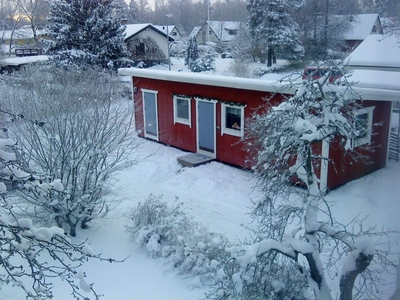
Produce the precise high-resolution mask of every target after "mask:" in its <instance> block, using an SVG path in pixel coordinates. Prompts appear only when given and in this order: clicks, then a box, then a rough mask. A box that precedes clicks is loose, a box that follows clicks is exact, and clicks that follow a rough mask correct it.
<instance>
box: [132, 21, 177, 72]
mask: <svg viewBox="0 0 400 300" xmlns="http://www.w3.org/2000/svg"><path fill="white" fill-rule="evenodd" d="M125 26H126V28H125V42H126V45H127V47H128V51H129V52H130V57H129V58H130V59H131V60H133V61H135V62H136V63H139V62H144V63H145V64H146V65H147V66H152V65H154V64H157V63H167V62H168V46H169V42H172V41H173V38H172V37H171V36H167V34H166V33H164V32H163V31H162V30H160V29H158V28H157V27H156V26H154V25H153V24H150V23H143V24H126V25H125Z"/></svg>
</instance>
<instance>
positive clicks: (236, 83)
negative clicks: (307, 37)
mask: <svg viewBox="0 0 400 300" xmlns="http://www.w3.org/2000/svg"><path fill="white" fill-rule="evenodd" d="M118 74H119V75H122V76H133V77H135V76H137V77H143V78H149V79H157V80H165V81H173V82H182V83H192V84H201V85H210V86H218V87H226V88H234V89H243V90H253V91H261V92H270V93H282V94H294V93H295V92H296V89H297V88H298V86H295V85H293V86H292V87H291V88H288V83H287V82H278V81H275V80H263V79H249V78H240V77H232V76H222V75H210V74H198V73H189V72H177V71H165V70H152V69H137V68H121V69H118ZM353 89H354V90H355V91H356V92H357V93H359V94H360V95H361V97H362V99H363V100H372V101H398V102H399V101H400V90H388V89H386V88H382V87H366V86H357V84H356V85H355V86H353Z"/></svg>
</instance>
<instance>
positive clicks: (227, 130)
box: [221, 103, 246, 137]
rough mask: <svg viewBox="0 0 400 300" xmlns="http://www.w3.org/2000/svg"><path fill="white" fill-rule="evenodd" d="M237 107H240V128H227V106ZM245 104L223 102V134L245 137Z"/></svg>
mask: <svg viewBox="0 0 400 300" xmlns="http://www.w3.org/2000/svg"><path fill="white" fill-rule="evenodd" d="M227 107H230V108H237V109H240V120H241V122H240V130H235V129H232V128H227V127H226V122H225V121H226V108H227ZM245 107H246V106H245V105H234V104H228V103H221V135H224V134H229V135H234V136H238V137H243V136H244V109H245Z"/></svg>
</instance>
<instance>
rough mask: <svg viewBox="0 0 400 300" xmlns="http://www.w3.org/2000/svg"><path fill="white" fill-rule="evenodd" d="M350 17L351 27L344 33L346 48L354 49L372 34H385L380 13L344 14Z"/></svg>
mask: <svg viewBox="0 0 400 300" xmlns="http://www.w3.org/2000/svg"><path fill="white" fill-rule="evenodd" d="M342 17H344V18H348V19H349V22H350V28H349V30H348V31H346V32H345V34H344V41H345V50H354V49H355V48H357V47H358V45H360V44H361V42H362V41H363V40H365V39H366V38H367V36H369V35H370V34H383V29H382V24H381V21H380V18H379V15H378V14H357V15H350V16H342Z"/></svg>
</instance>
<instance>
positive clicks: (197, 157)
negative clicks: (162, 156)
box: [178, 153, 214, 168]
mask: <svg viewBox="0 0 400 300" xmlns="http://www.w3.org/2000/svg"><path fill="white" fill-rule="evenodd" d="M213 160H214V158H212V157H210V156H207V155H204V154H199V153H190V154H186V155H184V156H180V157H178V162H179V163H180V164H181V165H182V166H185V167H190V168H194V167H197V166H200V165H204V164H206V163H209V162H210V161H213Z"/></svg>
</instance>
